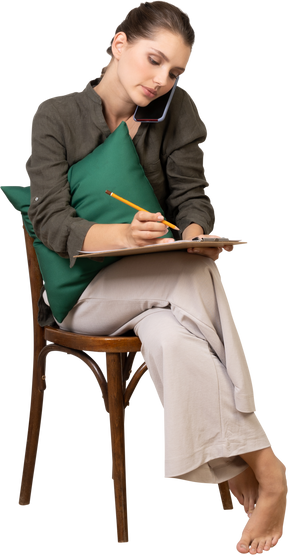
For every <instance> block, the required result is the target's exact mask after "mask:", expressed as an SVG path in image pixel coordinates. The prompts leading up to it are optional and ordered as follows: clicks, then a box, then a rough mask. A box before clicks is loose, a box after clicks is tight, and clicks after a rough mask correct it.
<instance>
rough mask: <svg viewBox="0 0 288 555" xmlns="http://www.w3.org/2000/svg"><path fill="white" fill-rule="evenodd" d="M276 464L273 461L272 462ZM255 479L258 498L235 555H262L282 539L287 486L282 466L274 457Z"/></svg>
mask: <svg viewBox="0 0 288 555" xmlns="http://www.w3.org/2000/svg"><path fill="white" fill-rule="evenodd" d="M276 461H277V462H276ZM257 477H258V479H259V498H258V501H257V505H256V508H255V509H254V511H253V513H252V515H251V518H250V520H249V521H248V522H247V524H246V526H245V528H244V530H243V534H242V538H241V540H240V541H239V542H238V544H237V550H238V551H239V553H251V555H252V554H256V553H263V551H264V552H266V551H269V549H270V548H271V547H274V545H276V543H277V542H278V540H279V538H280V537H281V536H282V529H283V521H284V514H285V507H286V493H287V483H286V477H285V466H284V465H283V464H282V463H281V462H280V461H279V460H278V459H277V458H276V457H275V461H274V463H273V464H271V465H270V467H269V468H268V465H267V466H265V467H263V473H262V472H260V475H258V474H257Z"/></svg>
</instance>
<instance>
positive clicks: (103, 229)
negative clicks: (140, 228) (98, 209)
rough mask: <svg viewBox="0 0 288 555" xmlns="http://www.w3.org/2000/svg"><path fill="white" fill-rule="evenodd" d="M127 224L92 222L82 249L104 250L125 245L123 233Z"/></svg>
mask: <svg viewBox="0 0 288 555" xmlns="http://www.w3.org/2000/svg"><path fill="white" fill-rule="evenodd" d="M128 226H129V224H94V225H92V227H90V229H89V231H88V233H87V235H86V237H85V239H84V242H83V247H82V249H83V250H84V251H104V250H109V249H121V248H124V247H126V246H127V245H126V243H125V233H126V232H127V228H128Z"/></svg>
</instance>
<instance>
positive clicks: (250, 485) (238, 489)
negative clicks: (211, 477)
mask: <svg viewBox="0 0 288 555" xmlns="http://www.w3.org/2000/svg"><path fill="white" fill-rule="evenodd" d="M229 488H230V490H231V491H232V493H233V495H235V497H236V498H237V499H238V501H239V503H240V504H241V505H244V509H245V511H246V513H247V515H248V516H249V518H250V516H252V513H253V511H254V507H255V505H256V503H257V499H258V497H259V483H258V482H257V480H256V478H255V474H254V472H253V470H252V468H250V466H249V467H248V468H246V470H244V472H241V474H238V476H235V478H232V479H231V480H229Z"/></svg>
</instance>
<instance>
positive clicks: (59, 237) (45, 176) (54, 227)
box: [26, 102, 94, 266]
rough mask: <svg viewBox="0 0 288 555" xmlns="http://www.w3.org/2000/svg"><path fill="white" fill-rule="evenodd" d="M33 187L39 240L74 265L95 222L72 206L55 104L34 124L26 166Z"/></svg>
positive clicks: (40, 110)
mask: <svg viewBox="0 0 288 555" xmlns="http://www.w3.org/2000/svg"><path fill="white" fill-rule="evenodd" d="M26 169H27V172H28V174H29V177H30V184H31V204H30V208H29V212H28V215H29V218H30V220H31V222H32V224H33V227H34V230H35V233H36V235H37V237H38V238H39V239H40V241H42V243H43V244H44V245H45V246H46V247H48V248H49V249H51V250H53V251H55V252H57V254H59V255H60V256H62V257H64V258H70V265H71V266H73V265H74V263H75V258H73V256H74V255H75V254H78V250H81V247H82V244H83V241H84V238H85V235H86V234H87V231H88V230H89V229H90V227H91V226H92V225H93V223H94V222H88V221H87V220H84V219H82V218H78V217H77V215H76V211H75V210H74V208H72V206H71V205H70V202H71V195H70V187H69V183H68V181H67V173H68V169H69V168H68V162H67V154H66V147H65V136H64V128H63V125H62V122H61V118H60V117H59V116H58V114H57V112H56V111H55V110H54V108H53V105H51V104H49V103H48V102H44V103H43V104H41V105H40V106H39V108H38V111H37V112H36V114H35V116H34V119H33V125H32V154H31V156H30V158H29V160H28V162H27V165H26Z"/></svg>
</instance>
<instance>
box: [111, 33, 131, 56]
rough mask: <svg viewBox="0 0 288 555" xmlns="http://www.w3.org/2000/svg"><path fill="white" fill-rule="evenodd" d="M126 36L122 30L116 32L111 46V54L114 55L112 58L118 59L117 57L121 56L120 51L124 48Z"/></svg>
mask: <svg viewBox="0 0 288 555" xmlns="http://www.w3.org/2000/svg"><path fill="white" fill-rule="evenodd" d="M127 42H128V41H127V36H126V34H125V33H123V32H122V31H121V32H120V33H117V35H115V37H114V39H113V42H112V45H111V48H112V54H113V56H114V58H116V59H117V60H119V58H120V57H121V54H122V51H123V49H124V48H125V46H126V44H127Z"/></svg>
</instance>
